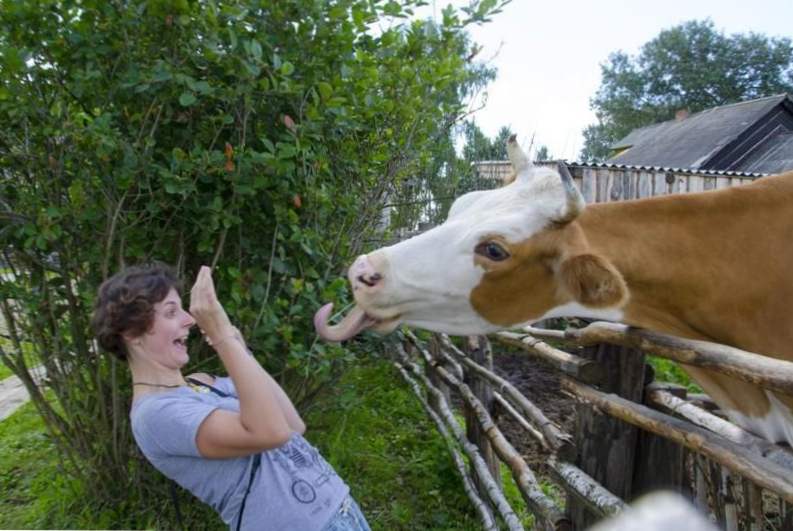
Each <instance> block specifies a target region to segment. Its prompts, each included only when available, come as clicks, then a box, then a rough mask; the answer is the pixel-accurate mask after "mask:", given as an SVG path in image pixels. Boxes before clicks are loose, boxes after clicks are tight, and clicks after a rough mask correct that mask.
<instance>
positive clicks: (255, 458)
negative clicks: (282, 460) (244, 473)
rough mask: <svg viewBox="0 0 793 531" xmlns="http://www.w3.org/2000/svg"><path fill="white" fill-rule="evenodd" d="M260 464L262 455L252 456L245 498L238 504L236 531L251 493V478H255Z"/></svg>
mask: <svg viewBox="0 0 793 531" xmlns="http://www.w3.org/2000/svg"><path fill="white" fill-rule="evenodd" d="M261 462H262V454H253V462H252V463H251V475H250V476H249V477H248V486H247V487H245V496H243V497H242V503H241V504H240V514H239V516H238V517H237V531H240V529H241V526H242V515H243V514H245V502H246V501H248V494H250V493H251V486H253V478H254V477H255V476H256V471H257V470H259V465H260V464H261Z"/></svg>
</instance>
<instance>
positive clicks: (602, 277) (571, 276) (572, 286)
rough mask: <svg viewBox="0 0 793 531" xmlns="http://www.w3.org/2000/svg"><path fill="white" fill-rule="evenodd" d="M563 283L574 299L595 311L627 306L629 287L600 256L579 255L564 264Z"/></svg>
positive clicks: (561, 269) (562, 267)
mask: <svg viewBox="0 0 793 531" xmlns="http://www.w3.org/2000/svg"><path fill="white" fill-rule="evenodd" d="M558 275H559V282H560V285H561V286H562V288H563V289H564V290H565V291H567V293H569V294H570V295H571V296H572V297H573V299H575V300H576V301H577V302H579V303H580V304H583V305H584V306H589V307H592V308H613V307H619V306H622V305H623V304H625V302H626V301H627V299H628V287H627V286H626V285H625V279H623V278H622V275H621V274H620V272H619V271H617V268H615V267H614V266H613V265H612V264H611V263H610V262H609V261H608V260H606V259H605V258H603V257H601V256H598V255H596V254H579V255H575V256H572V257H570V258H567V259H565V260H564V261H562V263H561V265H560V267H559V273H558Z"/></svg>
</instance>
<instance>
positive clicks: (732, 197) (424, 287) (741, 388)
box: [314, 137, 793, 445]
mask: <svg viewBox="0 0 793 531" xmlns="http://www.w3.org/2000/svg"><path fill="white" fill-rule="evenodd" d="M507 151H508V154H509V157H510V161H511V163H512V168H513V170H514V174H515V179H514V181H513V182H512V183H511V184H509V185H507V186H504V187H502V188H497V189H495V190H487V191H476V192H471V193H468V194H466V195H463V196H461V197H460V198H458V199H457V200H456V201H455V202H454V204H453V205H452V207H451V209H450V211H449V216H448V218H447V220H446V221H445V222H444V223H443V224H442V225H439V226H437V227H435V228H433V229H432V230H429V231H427V232H425V233H422V234H420V235H418V236H415V237H413V238H410V239H408V240H405V241H402V242H400V243H397V244H395V245H393V246H390V247H385V248H382V249H378V250H376V251H374V252H371V253H369V254H366V255H363V256H360V257H358V258H357V259H356V260H355V261H354V263H353V264H352V265H351V266H350V268H349V270H348V278H349V282H350V285H351V287H352V290H353V296H354V298H355V301H356V306H355V307H354V308H353V309H352V310H351V311H350V312H349V313H348V314H347V315H346V317H344V319H343V320H342V321H341V322H340V323H339V324H337V325H335V326H331V325H329V324H328V318H329V316H330V314H331V311H332V306H331V305H326V306H324V307H322V308H321V309H320V310H319V311H318V312H317V314H316V315H315V319H314V321H315V325H316V328H317V331H318V333H319V334H320V336H321V337H324V338H325V339H328V340H334V341H340V340H344V339H347V338H349V337H352V336H354V335H355V334H357V333H358V332H360V331H361V330H364V329H372V330H375V331H379V332H381V333H388V332H390V331H393V330H394V329H395V328H396V327H397V326H399V325H400V324H406V325H408V326H412V327H418V328H423V329H426V330H430V331H434V332H443V333H448V334H458V335H473V334H487V333H491V332H494V331H497V330H502V329H506V328H510V327H515V326H518V325H522V324H530V323H532V322H536V321H539V320H542V319H546V318H551V317H582V318H591V319H602V320H609V321H618V322H622V323H625V324H628V325H631V326H635V327H641V328H646V329H650V330H655V331H659V332H665V333H668V334H674V335H677V336H680V337H684V338H690V339H697V340H704V341H713V342H717V343H723V344H727V345H731V346H734V347H737V348H740V349H743V350H748V351H751V352H756V353H761V354H763V355H766V356H770V357H773V358H777V359H783V360H788V361H793V172H788V173H784V174H781V175H777V176H771V177H765V178H762V179H758V180H756V181H754V182H752V183H751V184H748V185H745V186H739V187H734V188H727V189H723V190H714V191H707V192H702V193H691V194H680V195H669V196H661V197H652V198H647V199H639V200H631V201H623V202H614V203H600V204H594V205H588V206H586V205H585V203H584V199H583V197H582V195H581V193H580V192H579V191H578V189H577V188H576V186H575V184H574V183H573V179H572V177H571V175H570V173H569V171H568V170H567V169H566V166H564V165H563V164H560V165H559V167H558V169H553V168H548V167H538V166H535V165H532V164H531V163H530V161H529V160H528V158H527V157H526V155H525V153H523V151H522V150H521V149H520V147H519V146H518V143H517V142H516V140H515V138H514V137H512V138H510V139H509V140H508V143H507ZM683 368H684V370H685V371H686V372H687V373H688V374H689V375H690V376H691V377H692V378H693V380H694V381H696V382H697V383H698V384H699V385H700V386H701V387H702V388H703V389H704V390H705V391H706V392H707V393H708V394H709V395H710V396H711V397H712V398H713V400H714V401H715V402H716V403H717V404H719V406H720V407H721V408H722V409H723V410H724V411H725V413H727V415H728V416H729V417H730V418H731V420H732V421H733V422H735V423H736V424H738V425H739V426H742V427H744V428H746V429H747V430H749V431H752V432H754V433H756V434H758V435H760V436H762V437H764V438H766V439H767V440H769V441H772V442H787V443H788V444H791V445H793V397H791V396H788V395H785V394H781V393H775V392H770V391H766V390H764V389H762V388H760V387H758V386H756V385H753V384H750V383H747V382H744V381H741V380H737V379H734V378H732V377H729V376H726V375H724V374H721V373H718V372H715V371H712V370H707V369H703V368H700V367H693V366H684V367H683Z"/></svg>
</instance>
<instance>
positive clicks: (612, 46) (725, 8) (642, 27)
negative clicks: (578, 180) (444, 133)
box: [430, 0, 793, 161]
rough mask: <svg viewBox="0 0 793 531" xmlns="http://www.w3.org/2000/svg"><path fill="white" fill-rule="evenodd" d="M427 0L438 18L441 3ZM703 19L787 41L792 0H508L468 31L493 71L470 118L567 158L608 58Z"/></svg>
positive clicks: (588, 119)
mask: <svg viewBox="0 0 793 531" xmlns="http://www.w3.org/2000/svg"><path fill="white" fill-rule="evenodd" d="M430 3H431V4H432V5H431V7H432V8H433V9H434V11H435V12H436V13H437V16H438V17H440V12H441V10H442V9H443V8H444V7H445V6H446V5H448V4H449V3H450V2H449V0H435V1H432V0H431V2H430ZM451 3H453V4H454V5H456V6H460V5H467V2H465V1H463V0H453V1H452V2H451ZM706 18H710V19H711V20H712V21H713V23H714V25H715V27H716V29H718V30H720V31H723V32H724V33H726V34H733V33H749V32H755V33H762V34H764V35H767V36H769V37H788V38H791V39H793V0H751V1H747V0H663V1H658V0H654V1H647V0H633V1H628V0H597V1H595V0H589V1H586V0H544V1H542V0H513V1H512V3H511V4H509V5H507V6H506V7H505V8H504V10H503V11H502V12H501V13H499V14H498V15H496V16H495V17H493V20H492V22H490V23H488V24H485V25H482V26H478V27H473V28H472V29H471V31H470V33H471V36H472V38H473V40H474V41H476V42H477V43H479V44H480V45H482V46H483V47H484V48H483V50H482V52H480V54H479V58H480V59H481V60H486V62H488V63H490V64H492V65H493V66H495V67H496V68H497V69H498V77H497V78H496V80H495V81H494V82H492V83H491V84H490V85H489V87H488V89H487V101H486V103H485V107H484V108H483V109H481V110H478V111H476V112H475V113H474V114H473V119H474V121H475V122H476V123H477V124H478V125H479V127H480V128H481V129H482V130H483V131H484V133H485V134H486V135H488V136H489V137H493V136H495V135H496V133H497V131H498V130H499V129H500V128H501V127H502V126H509V127H510V128H511V129H512V131H513V132H514V133H517V134H518V140H519V142H520V144H521V145H523V146H524V148H527V147H528V146H529V144H530V142H531V139H532V137H534V147H535V148H536V147H537V146H539V145H546V146H547V147H548V149H549V152H550V154H551V155H552V156H553V157H554V158H563V159H567V160H571V161H572V160H577V158H578V155H579V153H580V151H581V147H582V145H583V136H582V134H581V133H582V131H583V130H584V128H585V127H586V126H587V125H589V124H591V123H594V122H595V121H596V119H595V115H594V113H593V112H592V110H591V109H590V108H589V100H590V98H591V97H592V96H594V94H595V92H596V91H597V89H598V87H599V86H600V65H601V63H604V62H605V61H606V60H607V59H608V56H609V54H610V53H612V52H615V51H617V50H622V51H625V52H627V53H628V54H630V55H636V54H638V52H639V50H640V48H641V46H642V45H643V44H644V43H646V42H648V41H650V40H652V39H653V38H654V37H655V36H657V35H658V33H660V32H661V31H662V30H664V29H667V28H670V27H672V26H675V25H677V24H679V23H681V22H685V21H687V20H693V19H697V20H703V19H706ZM480 105H481V102H480V103H479V105H477V107H478V106H480Z"/></svg>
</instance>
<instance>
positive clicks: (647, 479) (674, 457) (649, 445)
mask: <svg viewBox="0 0 793 531" xmlns="http://www.w3.org/2000/svg"><path fill="white" fill-rule="evenodd" d="M647 372H648V374H650V375H652V374H653V372H654V371H652V369H651V368H650V367H649V366H648V367H647ZM647 379H650V378H647ZM651 389H663V390H664V391H667V392H669V393H671V394H673V395H675V396H677V397H678V398H683V399H684V398H686V394H687V392H686V389H685V387H682V386H677V385H673V384H662V383H657V382H653V383H651V384H650V385H648V386H647V388H646V389H645V390H646V391H649V390H651ZM686 454H687V451H686V449H685V448H684V447H683V446H681V445H679V444H677V443H675V442H672V441H670V440H668V439H665V438H664V437H659V436H657V435H655V434H653V433H650V432H646V431H641V432H640V433H639V441H638V450H637V455H636V465H635V470H634V474H633V489H632V490H633V492H632V495H633V496H634V497H637V496H641V495H642V494H647V493H649V492H651V491H655V490H659V489H665V490H672V491H675V492H678V493H680V494H681V495H682V496H683V497H685V498H686V499H691V498H692V493H691V481H690V479H689V471H688V467H687V465H686Z"/></svg>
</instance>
